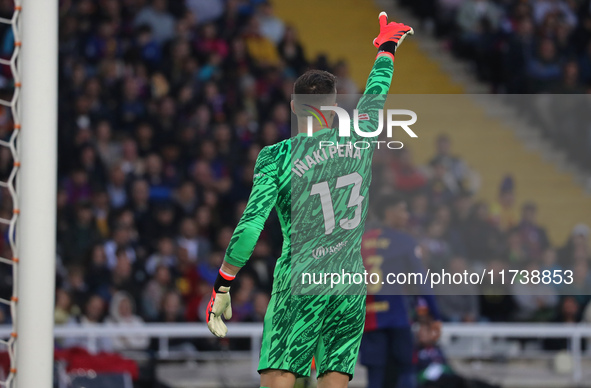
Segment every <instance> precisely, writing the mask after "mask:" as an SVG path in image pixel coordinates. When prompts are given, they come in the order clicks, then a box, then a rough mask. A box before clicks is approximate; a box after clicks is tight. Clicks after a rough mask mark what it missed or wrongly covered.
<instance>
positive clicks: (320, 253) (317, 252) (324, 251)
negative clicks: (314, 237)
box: [312, 241, 348, 260]
mask: <svg viewBox="0 0 591 388" xmlns="http://www.w3.org/2000/svg"><path fill="white" fill-rule="evenodd" d="M347 242H348V241H341V242H340V243H338V244H335V245H333V246H330V247H318V248H314V249H312V257H313V258H315V259H316V260H319V259H322V258H323V257H325V256H327V255H332V254H334V253H337V252H338V251H340V250H341V249H343V248H344V247H346V246H347Z"/></svg>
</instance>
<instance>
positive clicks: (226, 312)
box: [205, 269, 236, 338]
mask: <svg viewBox="0 0 591 388" xmlns="http://www.w3.org/2000/svg"><path fill="white" fill-rule="evenodd" d="M235 277H236V276H231V275H228V274H226V273H224V272H222V270H221V269H220V272H219V273H218V277H217V279H216V281H215V284H214V285H213V291H212V292H211V299H210V300H209V303H208V304H207V311H206V318H205V320H206V321H207V327H208V328H209V331H211V332H212V333H213V334H214V335H215V336H217V337H220V338H223V337H225V336H226V334H227V333H228V328H227V327H226V325H225V324H224V322H223V321H222V314H223V316H224V318H226V319H231V318H232V306H231V303H230V286H231V285H232V281H234V278H235Z"/></svg>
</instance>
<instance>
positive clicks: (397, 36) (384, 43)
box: [373, 12, 415, 55]
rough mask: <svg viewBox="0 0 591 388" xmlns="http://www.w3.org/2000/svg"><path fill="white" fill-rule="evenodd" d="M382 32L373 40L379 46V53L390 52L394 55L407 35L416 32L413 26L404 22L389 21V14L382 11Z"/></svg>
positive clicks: (380, 18)
mask: <svg viewBox="0 0 591 388" xmlns="http://www.w3.org/2000/svg"><path fill="white" fill-rule="evenodd" d="M379 20H380V34H379V35H378V37H377V38H375V39H374V40H373V45H374V46H376V47H377V48H378V54H379V53H381V52H388V53H390V54H392V55H394V53H395V52H396V49H397V48H398V46H400V44H402V41H403V40H404V38H406V36H407V35H413V34H414V33H415V32H414V30H413V29H412V27H409V26H407V25H405V24H402V23H396V22H390V23H388V14H386V12H380V16H379Z"/></svg>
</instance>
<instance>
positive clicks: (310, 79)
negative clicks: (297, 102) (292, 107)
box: [293, 70, 337, 94]
mask: <svg viewBox="0 0 591 388" xmlns="http://www.w3.org/2000/svg"><path fill="white" fill-rule="evenodd" d="M336 85H337V77H335V76H334V75H333V74H331V73H329V72H328V71H324V70H308V71H307V72H305V73H304V74H302V75H301V76H300V77H299V78H298V79H297V80H296V81H295V83H294V85H293V93H294V94H335V93H336Z"/></svg>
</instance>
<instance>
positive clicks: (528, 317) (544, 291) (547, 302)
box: [513, 261, 559, 322]
mask: <svg viewBox="0 0 591 388" xmlns="http://www.w3.org/2000/svg"><path fill="white" fill-rule="evenodd" d="M522 268H524V269H525V270H526V271H528V273H529V275H528V279H529V278H530V277H531V276H533V277H535V274H534V272H533V271H537V273H538V274H539V277H540V281H539V282H536V280H535V279H530V281H529V282H527V283H526V284H524V282H522V281H518V282H516V283H514V284H513V293H514V295H515V297H514V299H515V302H516V304H517V310H516V315H515V319H516V320H518V321H524V322H548V321H549V320H551V319H552V317H553V315H554V312H555V309H556V307H557V306H558V301H559V298H558V295H557V292H556V289H555V288H554V287H553V286H552V285H550V284H544V282H543V281H542V280H543V279H542V277H543V275H542V274H541V272H540V266H539V265H538V263H537V262H535V261H530V262H529V263H528V264H526V265H524V266H523V267H522ZM523 280H524V281H525V279H523Z"/></svg>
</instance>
